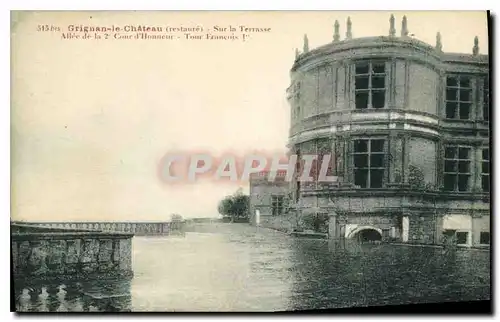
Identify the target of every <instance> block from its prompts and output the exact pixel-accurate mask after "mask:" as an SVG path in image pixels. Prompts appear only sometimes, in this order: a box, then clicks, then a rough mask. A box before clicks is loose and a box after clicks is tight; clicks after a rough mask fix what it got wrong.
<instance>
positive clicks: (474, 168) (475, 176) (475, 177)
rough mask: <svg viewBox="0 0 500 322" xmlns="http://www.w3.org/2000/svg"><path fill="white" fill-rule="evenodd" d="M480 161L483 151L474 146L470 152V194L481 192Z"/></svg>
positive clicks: (479, 146) (479, 147)
mask: <svg viewBox="0 0 500 322" xmlns="http://www.w3.org/2000/svg"><path fill="white" fill-rule="evenodd" d="M482 160H483V149H482V148H481V145H474V146H473V147H472V150H471V162H472V164H471V176H472V178H471V188H472V189H471V191H472V192H482V191H483V186H482V178H481V173H482V169H483V168H482V167H483V164H482Z"/></svg>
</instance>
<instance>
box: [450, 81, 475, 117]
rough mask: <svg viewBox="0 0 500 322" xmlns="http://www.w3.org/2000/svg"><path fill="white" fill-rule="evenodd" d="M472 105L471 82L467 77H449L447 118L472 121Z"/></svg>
mask: <svg viewBox="0 0 500 322" xmlns="http://www.w3.org/2000/svg"><path fill="white" fill-rule="evenodd" d="M471 104H472V86H471V80H470V78H469V77H467V76H449V77H448V78H447V79H446V118H447V119H460V120H468V119H470V110H471Z"/></svg>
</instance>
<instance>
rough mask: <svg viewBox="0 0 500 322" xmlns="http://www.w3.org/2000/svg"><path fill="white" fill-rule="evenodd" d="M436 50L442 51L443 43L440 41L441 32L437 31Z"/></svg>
mask: <svg viewBox="0 0 500 322" xmlns="http://www.w3.org/2000/svg"><path fill="white" fill-rule="evenodd" d="M436 50H437V51H440V52H441V51H443V44H442V43H441V33H440V32H439V31H438V33H437V34H436Z"/></svg>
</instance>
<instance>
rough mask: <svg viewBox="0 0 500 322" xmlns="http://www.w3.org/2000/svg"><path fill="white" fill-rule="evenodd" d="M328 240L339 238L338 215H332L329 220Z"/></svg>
mask: <svg viewBox="0 0 500 322" xmlns="http://www.w3.org/2000/svg"><path fill="white" fill-rule="evenodd" d="M328 238H329V239H336V238H337V214H336V213H335V212H333V213H330V217H329V220H328Z"/></svg>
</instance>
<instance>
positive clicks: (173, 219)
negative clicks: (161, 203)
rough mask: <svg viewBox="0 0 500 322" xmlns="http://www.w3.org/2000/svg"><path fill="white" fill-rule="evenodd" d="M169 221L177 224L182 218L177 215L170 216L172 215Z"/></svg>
mask: <svg viewBox="0 0 500 322" xmlns="http://www.w3.org/2000/svg"><path fill="white" fill-rule="evenodd" d="M170 220H171V221H176V222H179V221H183V220H184V218H182V216H181V215H179V214H172V215H170Z"/></svg>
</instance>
